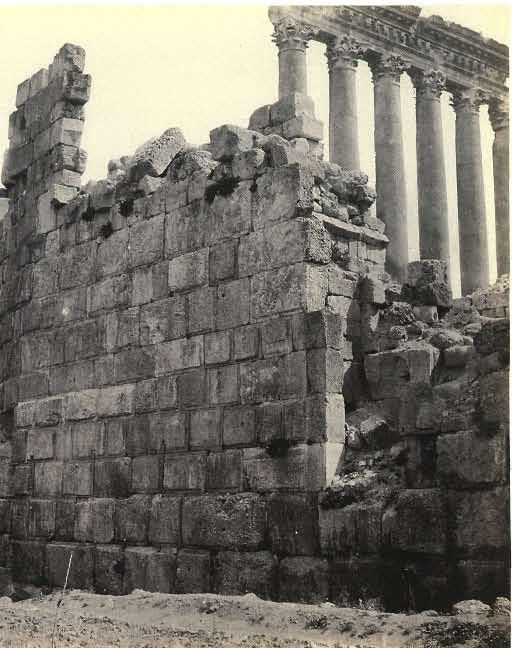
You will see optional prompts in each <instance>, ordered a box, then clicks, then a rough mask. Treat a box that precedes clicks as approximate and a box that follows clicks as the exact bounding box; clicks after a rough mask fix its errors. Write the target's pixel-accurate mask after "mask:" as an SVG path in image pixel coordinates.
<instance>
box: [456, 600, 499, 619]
mask: <svg viewBox="0 0 512 648" xmlns="http://www.w3.org/2000/svg"><path fill="white" fill-rule="evenodd" d="M490 611H491V608H490V606H489V605H487V604H486V603H482V601H475V600H468V601H460V602H459V603H455V605H453V606H452V612H453V614H455V616H467V615H471V616H473V615H478V616H482V615H483V616H488V615H489V613H490Z"/></svg>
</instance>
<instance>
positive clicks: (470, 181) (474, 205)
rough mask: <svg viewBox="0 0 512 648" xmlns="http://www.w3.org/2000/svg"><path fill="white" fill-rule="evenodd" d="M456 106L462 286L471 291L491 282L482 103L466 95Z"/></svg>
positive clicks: (456, 98)
mask: <svg viewBox="0 0 512 648" xmlns="http://www.w3.org/2000/svg"><path fill="white" fill-rule="evenodd" d="M454 107H455V111H456V120H455V153H456V158H457V208H458V216H459V250H460V274H461V289H462V294H463V295H468V294H470V293H472V292H474V291H475V290H476V289H477V288H485V287H487V286H488V285H489V252H488V247H487V224H486V219H485V200H484V175H483V168H482V146H481V138H480V119H479V114H478V109H479V104H478V103H477V100H476V99H475V98H473V95H472V96H468V95H463V96H461V97H455V98H454Z"/></svg>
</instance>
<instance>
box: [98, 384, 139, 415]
mask: <svg viewBox="0 0 512 648" xmlns="http://www.w3.org/2000/svg"><path fill="white" fill-rule="evenodd" d="M134 398H135V386H134V385H119V386H115V387H105V388H103V389H99V390H98V398H97V401H96V411H97V414H98V416H119V415H120V414H132V413H133V411H134Z"/></svg>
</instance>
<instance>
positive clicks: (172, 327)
mask: <svg viewBox="0 0 512 648" xmlns="http://www.w3.org/2000/svg"><path fill="white" fill-rule="evenodd" d="M185 334H186V314H185V298H184V297H182V296H180V295H177V296H176V297H171V298H169V299H163V300H161V301H157V302H154V303H153V304H148V305H147V306H145V307H143V308H142V309H141V311H140V343H141V344H142V345H146V344H156V343H158V342H164V341H166V340H173V339H176V338H181V337H184V336H185Z"/></svg>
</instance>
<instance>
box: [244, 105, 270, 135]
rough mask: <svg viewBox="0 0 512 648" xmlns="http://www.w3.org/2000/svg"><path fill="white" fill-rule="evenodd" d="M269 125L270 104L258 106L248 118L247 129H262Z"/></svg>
mask: <svg viewBox="0 0 512 648" xmlns="http://www.w3.org/2000/svg"><path fill="white" fill-rule="evenodd" d="M268 126H270V104H266V105H265V106H260V107H259V108H256V110H255V111H254V112H253V113H252V115H251V116H250V118H249V130H254V131H263V129H265V128H267V127H268Z"/></svg>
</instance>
